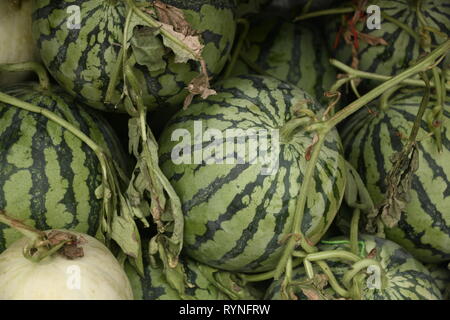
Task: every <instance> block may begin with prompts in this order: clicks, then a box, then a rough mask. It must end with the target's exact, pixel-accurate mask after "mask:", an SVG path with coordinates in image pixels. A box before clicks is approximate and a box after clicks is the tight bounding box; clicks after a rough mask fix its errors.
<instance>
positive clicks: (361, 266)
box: [342, 259, 382, 289]
mask: <svg viewBox="0 0 450 320" xmlns="http://www.w3.org/2000/svg"><path fill="white" fill-rule="evenodd" d="M370 266H377V267H378V268H380V270H382V266H381V263H380V262H379V261H377V260H375V259H362V260H360V261H358V262H356V263H354V264H353V265H352V267H351V269H350V270H348V271H347V272H346V273H345V274H344V276H343V277H342V283H343V284H344V286H345V287H346V288H347V289H350V288H351V287H352V284H351V281H352V279H353V278H354V277H355V276H356V275H357V274H358V273H359V272H360V271H363V270H365V269H367V268H368V267H370Z"/></svg>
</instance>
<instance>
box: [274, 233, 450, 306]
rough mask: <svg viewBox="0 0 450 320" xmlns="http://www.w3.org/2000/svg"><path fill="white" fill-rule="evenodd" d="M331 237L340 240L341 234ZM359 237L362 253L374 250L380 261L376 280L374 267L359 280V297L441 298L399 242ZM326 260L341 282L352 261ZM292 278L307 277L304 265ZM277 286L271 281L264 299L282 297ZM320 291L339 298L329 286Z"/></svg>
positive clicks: (325, 247)
mask: <svg viewBox="0 0 450 320" xmlns="http://www.w3.org/2000/svg"><path fill="white" fill-rule="evenodd" d="M330 240H342V237H339V238H334V239H330ZM359 240H362V241H363V242H364V244H365V245H364V247H365V249H364V256H365V257H367V255H368V254H369V253H371V252H372V253H373V252H376V254H375V256H374V257H373V259H374V260H376V261H378V262H379V263H380V264H381V270H380V273H379V276H380V278H379V279H378V280H377V279H376V277H378V273H376V272H374V271H373V270H375V269H373V270H369V269H367V273H368V274H367V276H366V277H365V279H364V280H363V282H362V287H361V292H362V294H361V297H359V298H360V299H362V300H440V299H441V298H442V296H441V292H440V291H439V287H438V285H437V283H436V281H435V280H434V278H433V277H432V276H431V274H430V272H429V271H428V270H427V268H426V267H425V266H424V265H423V264H422V263H420V262H419V261H418V260H416V259H415V258H414V257H413V256H412V255H411V254H410V253H409V252H407V251H406V250H405V249H403V248H402V247H400V246H399V245H398V244H396V243H394V242H392V241H390V240H386V239H382V238H378V237H374V236H371V235H361V236H360V238H359ZM319 248H320V250H337V249H339V250H349V245H348V244H326V245H324V244H322V245H320V246H319ZM374 249H375V250H374ZM373 250H374V251H373ZM327 263H328V265H329V266H330V268H331V270H332V272H333V274H334V275H335V277H336V279H337V280H338V282H341V280H342V277H343V276H344V274H345V272H347V271H349V270H351V264H348V263H345V262H344V261H338V260H336V259H333V260H327ZM313 269H314V272H315V274H320V273H321V269H319V268H318V267H317V266H316V265H315V264H314V263H313ZM293 280H296V281H299V282H302V281H306V280H308V278H307V276H306V272H305V270H304V268H303V267H300V268H298V269H296V270H295V271H294V275H293ZM280 289H281V282H280V280H277V281H274V282H273V283H272V285H271V286H270V287H269V289H268V291H267V293H266V298H267V299H271V300H272V299H273V300H279V299H281V298H282V296H281V294H280ZM294 291H295V294H296V295H297V296H298V298H299V299H301V300H305V299H307V296H306V295H305V292H304V291H303V290H302V289H301V288H300V287H296V288H295V289H294ZM321 291H322V295H323V296H324V297H325V298H328V299H338V298H340V297H339V296H338V295H337V294H336V292H335V291H334V290H333V289H332V288H331V287H330V286H329V285H326V286H325V287H324V288H323V289H322V290H317V292H321Z"/></svg>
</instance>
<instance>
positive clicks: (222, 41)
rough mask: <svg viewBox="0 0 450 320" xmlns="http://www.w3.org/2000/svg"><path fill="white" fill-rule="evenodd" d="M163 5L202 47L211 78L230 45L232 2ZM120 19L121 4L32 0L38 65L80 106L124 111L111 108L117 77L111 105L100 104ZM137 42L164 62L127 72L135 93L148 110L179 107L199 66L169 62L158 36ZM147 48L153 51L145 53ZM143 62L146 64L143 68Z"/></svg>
mask: <svg viewBox="0 0 450 320" xmlns="http://www.w3.org/2000/svg"><path fill="white" fill-rule="evenodd" d="M137 2H142V1H137ZM163 2H164V3H165V4H168V5H173V6H175V7H177V8H179V9H182V12H183V14H184V17H185V19H186V20H187V22H188V23H190V25H191V26H192V28H193V29H194V30H195V31H196V32H198V33H199V34H200V37H201V41H202V42H203V44H204V45H205V48H204V50H203V53H202V56H203V58H204V59H205V62H206V66H207V69H208V71H209V75H210V76H211V77H214V76H215V75H217V74H218V73H219V72H220V71H221V69H222V67H223V66H224V64H225V62H226V61H227V58H228V53H229V51H230V50H231V47H232V45H233V40H234V33H235V21H234V14H233V8H234V2H233V1H232V0H195V1H193V0H189V1H186V0H165V1H163ZM74 8H79V16H80V25H79V26H71V25H70V24H69V23H68V22H70V21H71V20H69V19H72V15H74V14H77V11H76V10H74ZM126 15H127V7H126V5H125V1H104V0H51V1H50V0H37V1H35V9H34V13H33V36H34V38H35V40H36V41H37V44H38V47H39V50H40V54H41V57H42V60H43V62H44V64H45V65H46V67H47V69H48V70H49V72H50V73H51V74H52V76H53V77H54V78H55V79H56V80H57V81H58V82H59V84H60V85H61V86H62V87H63V88H64V89H66V90H67V91H68V92H70V93H71V94H72V95H77V96H79V98H81V100H82V101H83V102H85V103H86V104H88V105H90V106H92V107H95V108H98V109H104V110H108V111H119V112H124V111H125V109H124V106H123V104H120V105H118V106H116V104H118V102H119V100H120V97H121V94H122V91H123V81H122V80H121V79H123V77H122V76H120V75H119V79H120V80H119V81H118V83H117V86H116V87H115V90H114V93H113V96H112V101H110V102H111V103H109V104H104V102H105V97H106V92H107V88H108V85H109V82H110V80H111V77H112V75H113V74H114V70H115V68H116V67H117V66H118V64H119V62H120V61H119V60H118V57H119V52H120V49H121V44H122V43H123V32H124V24H125V18H126ZM135 20H136V19H135ZM135 20H133V21H134V22H135ZM74 21H76V19H74ZM138 25H142V23H140V24H138ZM69 27H70V28H69ZM138 30H139V27H137V28H135V29H134V31H136V32H138ZM132 31H133V30H130V32H132ZM140 41H142V43H143V44H144V45H145V46H143V47H142V48H144V49H145V48H147V50H153V51H150V52H151V53H152V56H157V55H158V54H159V55H162V57H163V60H164V62H165V66H160V65H159V66H156V63H155V62H154V61H153V60H152V59H151V58H150V60H152V61H151V62H148V61H147V63H146V62H144V61H143V60H140V59H139V60H138V61H140V63H137V64H135V66H134V67H133V71H134V72H135V73H136V76H137V78H138V82H139V83H140V84H142V87H141V88H140V89H141V90H142V95H143V99H144V103H145V105H146V107H147V108H149V109H153V108H155V107H157V106H158V105H161V104H163V103H169V104H172V105H177V104H179V103H180V102H182V101H183V99H184V98H185V97H186V95H187V94H188V91H187V90H186V89H185V88H186V87H187V85H188V84H189V83H190V82H191V80H192V79H193V78H194V77H196V76H198V75H199V71H200V67H199V63H193V62H192V61H191V62H188V63H175V55H174V54H173V53H172V52H171V51H170V52H164V49H163V48H162V47H161V46H162V40H161V39H160V36H155V35H153V33H152V32H148V33H147V34H146V35H145V36H142V35H141V36H140ZM150 46H152V48H155V49H148V48H149V47H150ZM136 48H140V47H139V46H136ZM158 48H159V49H158ZM132 50H134V47H132ZM161 51H163V52H161ZM153 53H154V54H153ZM134 54H135V51H133V55H134ZM147 58H148V57H147ZM144 63H146V65H143V64H144ZM147 64H148V65H147Z"/></svg>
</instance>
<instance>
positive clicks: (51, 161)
mask: <svg viewBox="0 0 450 320" xmlns="http://www.w3.org/2000/svg"><path fill="white" fill-rule="evenodd" d="M2 90H3V89H2ZM3 92H5V93H7V94H10V95H12V96H14V97H16V98H18V99H20V100H23V101H25V102H28V103H31V104H33V105H37V106H39V107H42V108H44V109H47V110H49V111H51V112H54V113H55V114H56V115H57V116H59V117H61V118H62V119H65V120H67V121H68V122H70V123H71V124H72V125H74V126H75V127H76V128H78V129H79V130H80V131H81V132H83V133H85V134H86V135H87V136H89V137H90V138H91V139H92V140H93V141H95V142H96V143H97V144H98V145H99V146H101V147H103V148H104V149H105V150H106V151H107V152H109V153H111V154H114V155H115V156H116V157H115V160H116V161H117V162H118V164H119V165H121V166H122V168H123V169H125V167H126V165H127V164H126V162H125V158H124V156H123V150H122V149H121V147H120V145H119V143H118V140H117V137H116V135H115V134H114V133H113V131H112V129H111V128H110V126H109V125H108V124H107V123H106V122H105V121H104V120H103V119H102V117H101V116H100V115H99V114H97V113H94V112H92V111H87V110H86V109H85V107H83V106H82V105H80V104H79V103H77V102H76V101H75V100H74V99H73V98H72V97H71V96H69V95H67V94H66V93H64V92H63V90H62V89H60V88H58V87H53V88H51V89H48V90H44V89H41V87H40V86H39V85H38V84H36V83H26V84H17V85H13V86H10V87H8V88H5V89H4V90H3ZM0 150H1V153H0V209H2V210H5V211H6V212H7V213H8V215H10V216H12V217H14V218H17V219H20V220H23V221H24V222H25V223H26V224H28V225H30V226H33V227H35V228H37V229H39V230H49V229H67V230H74V231H78V232H82V233H87V234H89V235H93V236H95V235H96V234H97V231H98V229H99V221H100V219H99V218H100V212H101V209H102V200H101V199H97V197H96V195H95V190H96V189H97V188H98V187H99V186H100V184H101V180H102V176H101V171H100V169H101V168H100V163H99V161H98V158H97V156H96V154H95V153H94V151H93V150H92V149H90V147H89V146H88V145H86V144H84V143H83V142H82V141H81V140H80V139H79V138H77V137H75V136H74V135H73V134H72V133H70V132H69V131H67V130H66V129H64V128H62V127H61V126H60V125H59V124H56V123H55V122H53V121H51V120H49V119H48V118H46V117H44V116H43V115H41V114H37V113H32V112H28V111H25V110H22V109H19V108H17V107H14V106H11V105H7V104H4V103H0ZM20 237H21V234H20V233H18V232H17V231H15V230H13V229H11V228H8V227H6V226H4V225H0V252H2V251H3V250H4V249H5V248H6V247H8V246H9V245H10V244H11V243H13V242H14V241H15V240H17V239H18V238H20Z"/></svg>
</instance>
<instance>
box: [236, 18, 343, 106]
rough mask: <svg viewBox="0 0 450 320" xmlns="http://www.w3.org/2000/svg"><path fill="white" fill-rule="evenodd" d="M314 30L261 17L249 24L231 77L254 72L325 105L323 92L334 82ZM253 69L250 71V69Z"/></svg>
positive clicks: (298, 24) (334, 74)
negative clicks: (297, 90)
mask: <svg viewBox="0 0 450 320" xmlns="http://www.w3.org/2000/svg"><path fill="white" fill-rule="evenodd" d="M328 59H329V53H328V50H327V48H326V44H325V43H324V41H323V37H322V36H321V35H320V32H319V30H318V29H317V27H315V26H312V25H309V24H304V23H301V24H300V23H297V24H294V23H291V22H286V21H285V19H282V18H273V17H271V18H261V19H258V20H256V19H255V21H253V22H252V24H251V26H250V30H249V33H248V36H247V38H246V44H245V46H244V48H242V51H241V59H240V60H238V62H237V64H236V66H235V68H234V70H233V73H232V74H233V75H239V74H246V73H249V72H256V73H258V70H260V72H263V73H264V74H267V75H270V76H272V77H275V78H277V79H279V80H281V81H285V82H289V83H291V84H293V85H296V86H298V87H299V88H301V89H303V90H305V91H306V92H308V93H309V94H311V95H312V96H314V97H315V98H316V99H318V100H319V101H321V102H324V103H327V102H328V100H327V99H325V97H324V95H323V94H324V93H325V92H326V91H328V90H329V89H330V88H331V86H332V85H333V83H334V82H335V81H336V72H335V69H334V67H332V66H331V64H330V63H329V62H328ZM252 66H253V68H252Z"/></svg>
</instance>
